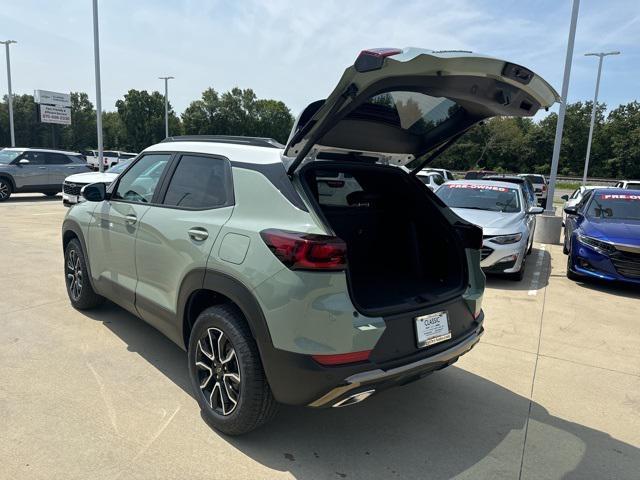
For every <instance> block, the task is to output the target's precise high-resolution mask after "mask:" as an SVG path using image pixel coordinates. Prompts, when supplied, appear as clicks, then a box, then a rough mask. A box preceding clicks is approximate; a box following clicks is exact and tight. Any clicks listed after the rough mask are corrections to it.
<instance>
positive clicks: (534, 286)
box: [529, 243, 547, 296]
mask: <svg viewBox="0 0 640 480" xmlns="http://www.w3.org/2000/svg"><path fill="white" fill-rule="evenodd" d="M546 247H547V246H546V245H545V244H544V243H543V244H541V245H540V248H539V249H538V255H537V259H536V264H535V271H534V272H533V275H532V277H531V288H530V290H529V295H531V296H535V295H537V294H538V287H539V286H540V275H542V270H541V269H542V263H543V262H544V252H545V249H546Z"/></svg>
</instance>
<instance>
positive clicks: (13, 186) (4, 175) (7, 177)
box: [0, 172, 16, 192]
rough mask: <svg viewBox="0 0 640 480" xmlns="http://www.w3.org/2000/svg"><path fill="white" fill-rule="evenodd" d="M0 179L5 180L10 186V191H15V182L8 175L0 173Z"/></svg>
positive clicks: (11, 176)
mask: <svg viewBox="0 0 640 480" xmlns="http://www.w3.org/2000/svg"><path fill="white" fill-rule="evenodd" d="M0 178H6V179H7V180H9V183H10V184H11V190H13V191H14V192H15V191H16V181H15V179H14V178H13V175H11V174H10V173H5V172H0Z"/></svg>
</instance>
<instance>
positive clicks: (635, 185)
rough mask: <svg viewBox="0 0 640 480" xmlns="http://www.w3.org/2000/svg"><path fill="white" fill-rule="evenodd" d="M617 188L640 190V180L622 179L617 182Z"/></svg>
mask: <svg viewBox="0 0 640 480" xmlns="http://www.w3.org/2000/svg"><path fill="white" fill-rule="evenodd" d="M615 188H625V189H628V190H640V180H621V181H619V182H618V183H616V185H615Z"/></svg>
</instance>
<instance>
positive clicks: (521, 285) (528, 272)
mask: <svg viewBox="0 0 640 480" xmlns="http://www.w3.org/2000/svg"><path fill="white" fill-rule="evenodd" d="M536 272H539V273H536ZM550 272H551V254H550V253H549V251H548V250H541V249H539V248H536V247H535V246H534V247H533V250H532V251H531V254H530V255H529V256H528V257H527V265H526V269H525V272H524V278H523V279H522V280H520V281H515V280H511V279H509V278H507V277H505V276H504V275H499V274H492V273H487V274H486V277H487V288H494V289H499V290H512V291H515V290H527V291H528V290H540V289H542V288H545V287H546V286H547V285H548V284H549V274H550Z"/></svg>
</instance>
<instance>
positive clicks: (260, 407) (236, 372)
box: [188, 305, 277, 435]
mask: <svg viewBox="0 0 640 480" xmlns="http://www.w3.org/2000/svg"><path fill="white" fill-rule="evenodd" d="M188 357H189V374H190V375H189V376H190V377H191V383H192V386H193V390H194V394H195V397H196V400H197V401H198V404H199V405H200V409H201V410H202V414H203V417H204V418H205V420H206V421H207V423H208V424H209V425H211V426H212V427H213V428H215V429H217V430H220V431H221V432H223V433H226V434H228V435H240V434H243V433H247V432H250V431H251V430H254V429H256V428H258V427H259V426H260V425H262V424H264V423H266V422H267V421H269V420H270V419H271V418H272V417H273V416H274V415H275V413H276V409H277V403H276V401H275V399H274V398H273V395H272V393H271V388H270V387H269V384H268V382H267V379H266V377H265V374H264V370H263V368H262V362H261V361H260V355H259V353H258V347H257V345H256V342H255V340H254V339H253V337H252V335H251V331H250V330H249V327H248V325H247V324H246V321H245V319H244V317H243V316H242V313H241V312H240V311H239V310H238V309H237V307H235V306H232V305H218V306H215V307H210V308H208V309H206V310H205V311H204V312H202V313H201V314H200V315H199V316H198V319H197V320H196V323H195V325H194V326H193V330H192V331H191V336H190V339H189V355H188Z"/></svg>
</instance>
